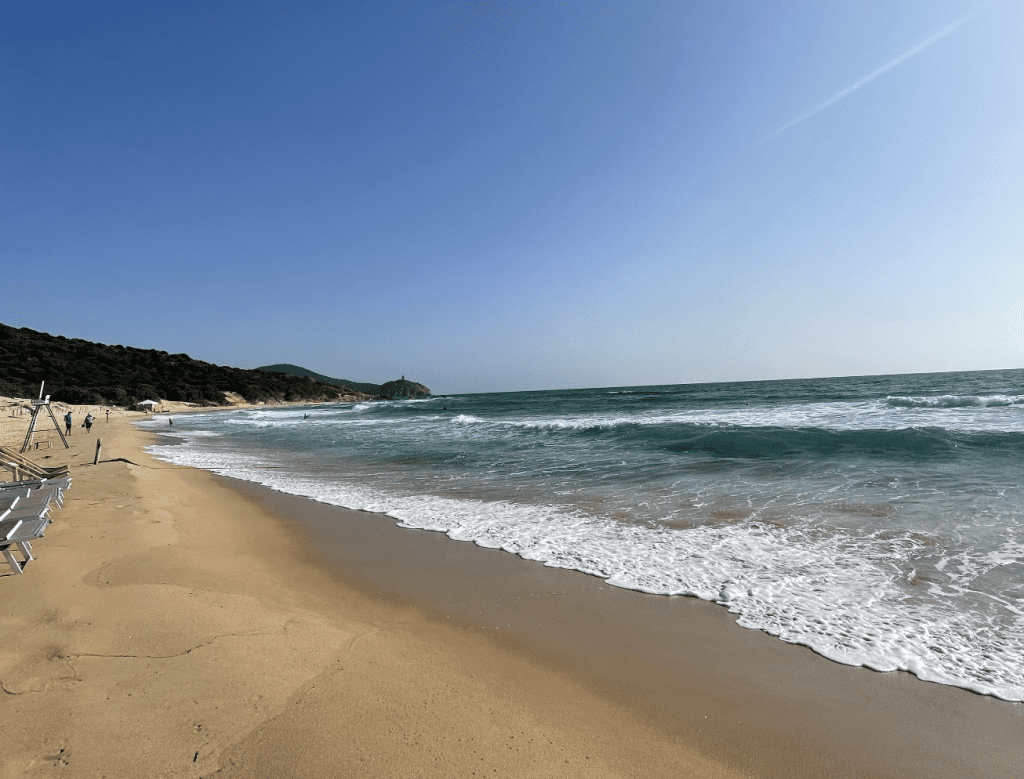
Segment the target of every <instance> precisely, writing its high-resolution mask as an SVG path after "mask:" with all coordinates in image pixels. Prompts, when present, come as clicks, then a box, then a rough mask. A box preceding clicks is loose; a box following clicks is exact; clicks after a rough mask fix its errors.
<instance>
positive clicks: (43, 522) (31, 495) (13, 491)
mask: <svg viewBox="0 0 1024 779" xmlns="http://www.w3.org/2000/svg"><path fill="white" fill-rule="evenodd" d="M70 484H71V479H70V477H63V478H59V479H42V480H39V481H38V482H34V483H33V482H18V486H17V487H14V486H6V485H4V487H3V488H2V489H0V552H2V553H3V555H4V558H5V559H6V561H7V564H8V565H9V566H10V567H11V570H12V571H14V572H15V573H17V574H20V573H23V572H24V568H25V565H26V563H28V562H29V561H30V560H33V559H35V558H33V557H32V542H33V541H35V540H36V539H38V538H42V537H43V534H44V533H45V532H46V526H47V525H49V524H50V509H51V506H52V505H53V504H56V505H57V506H60V505H61V502H62V495H63V492H64V490H65V489H67V488H68V486H70ZM30 485H31V486H30ZM12 547H17V548H18V549H19V550H20V551H21V554H22V558H23V559H22V560H21V561H20V562H19V561H18V559H17V558H16V557H15V556H14V552H13V550H12Z"/></svg>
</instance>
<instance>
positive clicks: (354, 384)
mask: <svg viewBox="0 0 1024 779" xmlns="http://www.w3.org/2000/svg"><path fill="white" fill-rule="evenodd" d="M255 370H258V371H270V372H272V373H284V374H287V375H289V376H308V377H309V378H311V379H316V380H317V381H321V382H323V383H324V384H334V385H335V386H338V387H351V388H352V389H354V390H355V391H356V392H365V393H366V394H367V395H379V394H380V390H381V385H380V384H370V383H368V382H365V381H349V380H348V379H332V378H331V377H330V376H324V375H323V374H322V373H317V372H316V371H311V370H309V368H302V367H300V366H298V365H291V364H290V363H287V362H280V363H277V364H275V365H261V366H260V367H259V368H256V369H255Z"/></svg>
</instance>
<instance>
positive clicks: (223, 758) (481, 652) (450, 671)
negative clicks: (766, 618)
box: [0, 411, 1024, 779]
mask: <svg viewBox="0 0 1024 779" xmlns="http://www.w3.org/2000/svg"><path fill="white" fill-rule="evenodd" d="M94 413H96V412H95V411H94ZM97 417H98V418H99V420H100V421H99V422H97V425H96V426H95V427H94V428H93V431H92V435H91V436H86V435H84V430H82V429H81V428H80V427H77V426H76V427H75V428H74V430H73V433H72V436H71V438H70V441H71V444H72V448H71V449H70V450H64V449H63V448H53V449H41V450H33V452H32V453H31V456H32V457H33V458H34V459H36V460H37V461H39V462H41V463H42V464H57V463H69V464H71V466H72V475H73V477H74V485H73V487H72V489H71V491H70V492H69V493H68V495H67V498H66V502H65V506H64V508H63V509H61V510H58V511H56V512H55V513H54V519H55V521H54V523H53V524H52V525H51V527H50V529H49V530H48V531H47V534H46V537H45V538H44V539H41V540H40V541H39V542H37V544H36V545H35V552H36V556H37V560H36V561H34V562H32V563H31V564H30V565H29V566H28V567H27V568H26V572H25V575H23V576H16V575H13V574H12V573H9V572H8V569H6V568H4V569H2V570H0V639H2V640H0V779H8V778H9V777H49V776H69V777H102V776H106V777H112V778H113V777H157V776H164V777H179V776H180V777H186V776H187V777H206V776H219V777H281V776H295V777H321V776H331V777H333V776H339V777H407V776H408V777H412V776H416V777H441V776H445V777H449V776H458V777H462V776H467V777H469V776H485V775H486V776H515V777H563V776H564V777H584V776H586V777H592V776H593V777H626V776H637V777H690V776H693V777H698V776H699V777H731V776H741V775H747V776H765V777H782V776H792V777H818V776H829V777H833V776H834V777H882V776H903V777H922V779H923V777H940V776H941V777H947V776H948V777H975V776H977V777H1024V719H1022V717H1021V716H1020V713H1021V709H1020V707H1019V706H1012V705H1009V704H1005V703H1003V702H1000V701H995V700H993V699H990V698H983V697H981V696H975V695H972V694H970V693H966V692H964V691H962V690H956V689H953V688H948V687H941V686H939V685H929V684H925V683H922V682H919V681H918V680H916V679H914V678H913V677H910V676H908V675H906V674H895V675H894V674H875V673H873V672H870V671H866V670H864V669H857V668H847V667H845V666H840V665H836V664H834V663H831V662H829V661H827V660H824V659H822V658H820V657H818V656H816V655H813V654H812V653H811V652H809V651H807V650H806V649H804V648H802V647H797V646H791V645H788V644H783V643H782V642H780V641H777V640H775V639H772V638H771V637H768V636H766V635H764V634H761V633H758V632H756V631H748V630H743V629H741V628H738V627H736V626H735V625H733V624H732V617H731V616H730V615H728V614H726V612H725V611H724V610H723V609H720V608H718V607H715V606H712V605H710V604H706V603H702V602H700V601H695V600H692V599H686V598H681V599H668V598H658V597H655V596H641V595H638V594H636V593H628V592H623V591H618V590H610V589H608V588H605V589H602V588H600V587H599V585H600V584H601V583H600V582H598V580H596V579H592V578H591V577H586V576H584V575H582V574H577V573H575V572H568V571H553V570H551V569H546V568H543V567H542V566H539V565H535V564H532V563H527V562H525V561H521V560H519V559H518V558H515V557H513V556H511V555H507V554H504V553H501V552H497V551H494V550H482V549H479V548H477V547H474V546H472V545H469V544H460V543H457V542H452V541H450V540H448V539H446V538H444V537H443V536H441V535H440V534H430V533H424V532H420V531H408V530H399V529H396V528H394V527H393V523H390V522H388V521H387V520H383V519H380V520H378V519H377V518H375V517H374V516H373V515H352V513H351V512H348V514H349V515H350V516H348V517H347V518H346V517H342V516H341V515H340V514H339V513H338V512H341V511H343V510H340V509H335V508H333V507H326V506H322V505H319V504H313V503H311V502H309V501H305V500H303V499H300V498H294V497H292V496H281V495H277V494H271V493H268V492H267V491H265V490H262V489H261V488H258V487H254V486H246V485H244V483H234V482H231V481H230V480H226V479H222V478H220V477H216V476H214V475H212V474H209V473H206V472H204V471H199V470H195V469H191V468H179V467H175V466H171V465H168V464H166V463H162V462H159V461H156V460H154V459H152V458H150V457H149V456H148V455H146V454H145V453H144V452H143V447H144V446H145V445H146V443H147V442H148V441H150V440H152V439H151V436H150V434H148V433H144V432H142V431H139V430H137V429H136V428H134V427H133V426H132V425H131V424H130V422H131V421H132V420H134V419H140V418H142V415H140V414H119V415H117V416H116V417H115V416H114V415H112V416H111V421H110V422H109V423H107V422H106V421H105V418H104V416H102V415H100V414H97ZM78 418H79V417H78V416H76V425H77V424H79V421H78ZM27 422H28V417H27V416H23V417H14V418H10V417H4V418H2V419H0V443H3V444H15V445H18V444H20V441H21V439H22V438H23V437H24V431H25V429H26V426H27ZM96 438H102V440H103V454H102V458H101V462H100V464H99V465H97V466H93V465H92V459H93V453H94V451H95V441H96ZM55 447H59V442H58V443H56V444H55ZM340 519H345V520H346V521H345V522H344V523H342V524H343V525H344V526H345V528H347V529H346V530H345V531H344V533H340V532H338V525H339V520H340ZM360 520H362V521H360ZM403 580H404V581H403ZM403 588H405V589H404V590H403ZM553 590H557V591H558V593H559V597H558V598H546V599H539V598H536V597H534V598H532V599H531V598H529V597H527V596H531V595H532V596H535V595H536V593H538V592H545V593H546V592H549V591H553ZM414 591H417V594H416V597H413V596H412V594H413V592H414ZM456 601H458V602H459V604H460V608H462V609H463V611H462V612H461V616H460V615H459V614H458V613H456V612H457V609H456V608H455V604H456ZM515 603H519V604H520V605H519V606H515V608H513V604H515ZM495 604H499V605H498V606H495ZM524 604H525V605H524ZM517 610H518V613H515V612H516V611H517ZM498 614H500V615H501V616H502V618H503V622H504V621H512V622H514V621H515V620H516V619H518V620H519V622H520V625H521V626H522V627H521V629H520V630H519V632H518V633H515V634H514V635H511V636H510V635H503V636H501V637H500V638H499V636H498V635H497V634H495V632H494V631H493V629H492V630H484V629H482V628H481V626H480V623H481V622H489V623H490V624H492V625H493V624H494V623H495V622H496V621H497V620H496V616H497V615H498ZM467 615H470V616H469V617H467ZM474 615H486V617H487V618H486V619H484V620H478V621H476V622H474V620H475V619H476V617H475V616H474ZM604 618H607V619H609V622H608V623H607V624H604V623H601V622H600V621H601V620H602V619H604ZM446 620H451V621H450V622H448V621H446ZM474 625H475V626H476V627H475V628H474ZM608 625H617V626H618V627H619V629H618V631H615V630H609V629H608ZM616 632H617V633H618V635H614V634H615V633H616ZM655 723H657V725H656V724H655Z"/></svg>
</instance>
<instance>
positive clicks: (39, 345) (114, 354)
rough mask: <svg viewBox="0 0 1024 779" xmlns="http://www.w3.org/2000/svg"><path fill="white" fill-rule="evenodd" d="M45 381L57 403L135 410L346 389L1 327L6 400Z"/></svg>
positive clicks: (1, 389) (296, 397)
mask: <svg viewBox="0 0 1024 779" xmlns="http://www.w3.org/2000/svg"><path fill="white" fill-rule="evenodd" d="M42 381H45V382H46V393H47V394H48V395H50V396H51V398H52V399H53V400H58V401H64V402H65V403H74V404H83V405H84V404H110V405H117V406H131V405H133V404H134V403H137V402H138V401H140V400H145V399H153V400H155V399H157V398H159V399H162V400H175V401H184V402H186V403H198V404H200V405H206V406H217V405H223V404H224V403H225V401H224V393H225V392H236V393H238V394H239V395H241V396H242V397H243V398H245V400H246V401H248V402H250V403H258V402H261V401H262V402H267V401H272V400H276V401H310V402H319V401H330V400H335V399H337V397H338V395H339V393H340V392H341V387H340V386H339V385H338V384H336V383H335V382H334V380H331V381H329V382H322V381H319V380H317V379H315V378H312V377H310V376H296V375H287V374H284V373H280V372H267V371H261V370H243V369H241V368H229V367H225V366H220V365H213V364H211V363H208V362H202V361H201V360H193V359H192V358H191V357H189V356H188V355H187V354H168V353H167V352H163V351H158V350H156V349H136V348H133V347H131V346H120V345H118V346H108V345H106V344H98V343H92V342H91V341H83V340H82V339H80V338H65V337H64V336H62V335H57V336H53V335H49V334H48V333H41V332H38V331H35V330H30V329H29V328H27V327H22V328H14V327H8V326H7V325H3V324H0V395H8V396H12V397H22V398H26V397H27V398H34V397H36V396H37V395H38V394H39V384H40V382H42ZM373 394H376V393H373Z"/></svg>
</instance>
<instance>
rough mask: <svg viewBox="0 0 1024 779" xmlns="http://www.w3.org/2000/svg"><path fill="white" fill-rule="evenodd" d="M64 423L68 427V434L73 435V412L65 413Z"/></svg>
mask: <svg viewBox="0 0 1024 779" xmlns="http://www.w3.org/2000/svg"><path fill="white" fill-rule="evenodd" d="M64 425H65V426H66V427H67V434H68V435H71V412H70V411H68V413H66V414H65V415H64Z"/></svg>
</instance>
